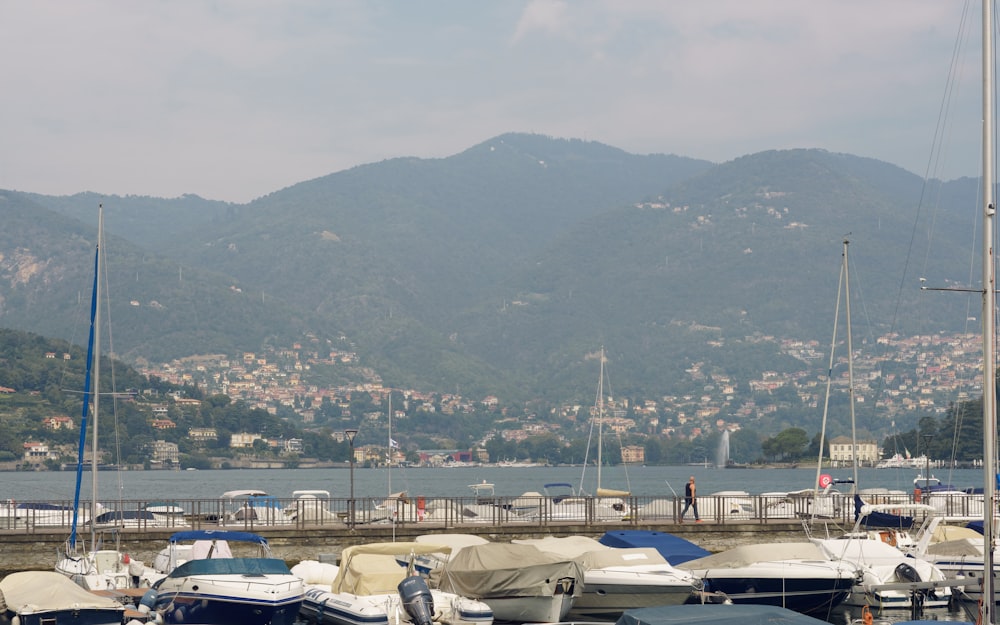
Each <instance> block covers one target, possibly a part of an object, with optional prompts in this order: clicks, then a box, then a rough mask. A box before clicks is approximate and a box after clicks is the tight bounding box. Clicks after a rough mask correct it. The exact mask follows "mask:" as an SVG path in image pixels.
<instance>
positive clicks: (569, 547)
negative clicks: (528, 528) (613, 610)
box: [511, 536, 672, 571]
mask: <svg viewBox="0 0 1000 625" xmlns="http://www.w3.org/2000/svg"><path fill="white" fill-rule="evenodd" d="M511 542H513V543H517V544H520V545H534V546H535V547H538V549H540V550H542V551H544V552H546V553H552V554H555V555H557V556H562V557H564V558H566V559H573V560H576V561H577V562H579V563H580V564H582V565H583V568H584V570H587V571H589V570H591V569H606V568H610V567H623V566H635V565H645V564H653V565H662V566H664V567H670V563H669V562H667V559H666V558H664V557H663V556H662V555H661V554H660V552H659V551H657V550H656V549H654V548H652V547H627V548H614V547H608V546H607V545H603V544H601V543H599V542H597V541H596V540H594V539H593V538H588V537H586V536H561V537H560V536H546V537H544V538H524V539H518V540H512V541H511ZM671 568H672V567H671Z"/></svg>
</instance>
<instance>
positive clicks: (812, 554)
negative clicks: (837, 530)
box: [679, 543, 830, 571]
mask: <svg viewBox="0 0 1000 625" xmlns="http://www.w3.org/2000/svg"><path fill="white" fill-rule="evenodd" d="M829 559H830V558H829V557H827V555H826V553H825V552H824V551H823V549H821V548H820V547H819V546H818V545H814V544H813V543H764V544H758V545H743V546H742V547H735V548H733V549H728V550H726V551H723V552H722V553H714V554H712V555H710V556H705V557H704V558H698V559H697V560H689V561H687V562H684V563H683V564H680V565H679V566H680V568H682V569H688V570H692V571H693V570H701V569H723V568H725V569H739V568H744V567H748V566H753V565H754V564H757V563H759V562H776V561H779V560H813V561H821V562H827V561H829Z"/></svg>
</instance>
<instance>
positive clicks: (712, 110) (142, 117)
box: [0, 0, 980, 202]
mask: <svg viewBox="0 0 1000 625" xmlns="http://www.w3.org/2000/svg"><path fill="white" fill-rule="evenodd" d="M979 7H980V5H979V3H978V2H974V3H971V4H969V3H967V2H966V1H964V0H879V1H877V2H872V1H871V0H809V1H804V0H752V1H751V0H712V1H702V0H424V1H414V0H382V1H379V0H358V1H348V0H343V1H340V0H288V1H276V0H211V1H209V0H205V1H197V0H185V1H167V0H157V1H154V0H133V1H122V0H87V1H85V2H81V1H76V0H64V1H58V0H37V1H36V0H32V1H30V2H29V1H24V0H0V52H2V54H3V58H4V62H3V63H0V94H2V95H0V113H2V114H0V188H4V189H16V190H20V191H31V192H38V193H45V194H59V195H61V194H72V193H76V192H79V191H96V192H101V193H115V194H139V195H153V196H161V197H174V196H178V195H181V194H184V193H195V194H198V195H201V196H203V197H207V198H211V199H218V200H226V201H233V202H246V201H249V200H251V199H253V198H256V197H259V196H261V195H264V194H266V193H270V192H272V191H276V190H278V189H281V188H283V187H287V186H289V185H292V184H295V183H297V182H301V181H303V180H308V179H311V178H315V177H318V176H323V175H326V174H329V173H333V172H336V171H340V170H343V169H347V168H350V167H353V166H355V165H360V164H364V163H370V162H375V161H380V160H383V159H387V158H393V157H397V156H417V157H423V158H433V157H442V156H448V155H451V154H454V153H457V152H460V151H462V150H464V149H466V148H468V147H470V146H472V145H475V144H477V143H480V142H482V141H484V140H486V139H489V138H491V137H493V136H496V135H498V134H501V133H505V132H535V133H541V134H545V135H550V136H554V137H562V138H580V139H588V140H593V141H600V142H602V143H607V144H609V145H613V146H615V147H619V148H622V149H624V150H627V151H629V152H634V153H639V154H647V153H673V154H679V155H682V156H691V157H697V158H704V159H709V160H712V161H716V162H722V161H727V160H730V159H733V158H737V157H739V156H742V155H744V154H748V153H753V152H759V151H762V150H769V149H780V148H796V147H807V148H813V147H816V148H825V149H828V150H831V151H835V152H848V153H851V154H857V155H859V156H869V157H873V158H877V159H881V160H885V161H888V162H891V163H894V164H897V165H900V166H902V167H904V168H906V169H908V170H910V171H912V172H914V173H917V174H920V175H923V174H924V173H925V171H926V170H927V169H928V163H929V162H931V161H932V159H933V162H935V167H934V168H933V169H932V170H931V172H932V173H933V174H935V175H938V176H941V177H945V178H952V177H956V176H959V175H976V174H977V169H978V162H979V143H980V142H979V138H978V133H979V132H980V130H979V118H980V116H979V112H978V111H979V106H980V104H979V99H980V95H979V82H980V69H979V52H978V46H979V44H978V39H979V26H978V24H979V12H980V8H979ZM956 46H960V47H961V50H960V52H959V54H958V55H957V57H956V58H957V69H956V70H954V71H952V70H951V69H950V68H951V66H952V62H953V55H954V54H955V53H954V50H955V48H956ZM949 80H954V81H955V85H956V91H955V92H954V93H953V94H952V95H947V94H946V88H947V86H948V83H949ZM946 100H947V101H949V102H951V106H950V108H951V111H950V113H949V115H948V117H947V119H948V120H949V121H948V123H947V124H945V125H944V131H943V132H942V133H939V132H938V131H937V128H938V124H939V121H938V120H939V114H940V111H941V109H942V102H945V101H946ZM939 134H940V136H938V135H939ZM938 142H939V143H938ZM935 145H940V146H943V147H941V150H942V152H940V157H938V156H936V154H937V152H935V151H934V150H935Z"/></svg>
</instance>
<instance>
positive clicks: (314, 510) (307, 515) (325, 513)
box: [284, 490, 340, 525]
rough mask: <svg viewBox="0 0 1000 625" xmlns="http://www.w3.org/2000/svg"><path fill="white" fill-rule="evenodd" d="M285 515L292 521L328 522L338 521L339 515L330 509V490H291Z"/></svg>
mask: <svg viewBox="0 0 1000 625" xmlns="http://www.w3.org/2000/svg"><path fill="white" fill-rule="evenodd" d="M284 512H285V516H286V517H287V518H288V520H289V521H292V522H294V523H299V524H302V523H317V524H321V525H324V524H328V523H332V522H335V521H339V520H340V517H339V516H337V513H336V512H333V511H332V510H331V509H330V491H328V490H295V491H292V505H291V506H289V507H288V508H285V510H284Z"/></svg>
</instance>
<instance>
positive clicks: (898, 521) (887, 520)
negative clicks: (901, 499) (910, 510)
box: [854, 495, 913, 530]
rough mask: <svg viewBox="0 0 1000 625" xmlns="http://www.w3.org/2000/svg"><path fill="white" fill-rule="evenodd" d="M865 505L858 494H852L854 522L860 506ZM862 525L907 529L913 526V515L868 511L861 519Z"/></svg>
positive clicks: (858, 514)
mask: <svg viewBox="0 0 1000 625" xmlns="http://www.w3.org/2000/svg"><path fill="white" fill-rule="evenodd" d="M863 505H865V502H864V500H863V499H861V496H860V495H855V496H854V522H855V523H857V521H858V517H860V516H861V506H863ZM861 525H863V526H864V527H885V528H890V529H897V530H908V529H910V528H911V527H913V517H911V516H902V515H899V514H890V513H888V512H869V513H868V514H867V515H865V516H864V517H863V518H862V520H861Z"/></svg>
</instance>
